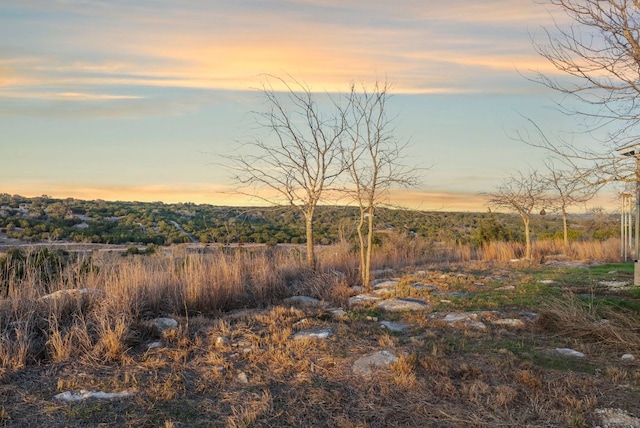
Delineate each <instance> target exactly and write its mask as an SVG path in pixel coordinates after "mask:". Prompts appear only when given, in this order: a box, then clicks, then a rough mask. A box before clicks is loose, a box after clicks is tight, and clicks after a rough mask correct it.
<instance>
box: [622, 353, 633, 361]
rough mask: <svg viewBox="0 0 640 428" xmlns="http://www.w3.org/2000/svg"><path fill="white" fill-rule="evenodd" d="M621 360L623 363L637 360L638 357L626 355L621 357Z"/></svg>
mask: <svg viewBox="0 0 640 428" xmlns="http://www.w3.org/2000/svg"><path fill="white" fill-rule="evenodd" d="M620 359H621V360H622V361H633V360H635V359H636V357H634V356H633V354H624V355H623V356H622V357H620Z"/></svg>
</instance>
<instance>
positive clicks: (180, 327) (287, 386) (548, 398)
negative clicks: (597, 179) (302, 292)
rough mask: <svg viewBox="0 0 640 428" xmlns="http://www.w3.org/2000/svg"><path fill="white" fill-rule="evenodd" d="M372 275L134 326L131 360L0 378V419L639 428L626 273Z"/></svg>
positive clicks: (22, 422) (574, 269)
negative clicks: (263, 304)
mask: <svg viewBox="0 0 640 428" xmlns="http://www.w3.org/2000/svg"><path fill="white" fill-rule="evenodd" d="M376 274H377V276H378V277H381V278H380V279H378V280H377V281H375V282H374V284H373V287H372V289H371V290H368V291H367V292H365V290H362V289H358V288H354V289H350V290H348V294H349V295H350V297H349V298H348V300H347V301H344V302H342V304H336V302H332V303H329V302H324V301H320V300H317V299H315V298H313V297H311V296H295V297H293V298H289V299H287V300H285V301H283V302H282V303H281V304H279V305H275V306H272V307H268V308H255V309H244V310H238V311H233V312H230V313H226V314H221V315H220V317H217V318H205V317H200V316H197V315H196V314H192V315H191V316H189V317H176V316H174V315H173V314H166V316H165V317H162V318H157V319H153V320H144V322H141V325H140V326H136V328H132V332H134V333H137V334H134V335H133V336H134V337H132V339H131V348H130V349H128V350H127V352H126V353H124V354H123V355H122V356H119V357H118V358H115V359H114V361H113V362H104V361H92V360H90V359H83V360H81V361H69V362H66V363H62V364H57V365H48V366H37V367H28V368H25V369H22V370H14V371H10V370H5V371H4V372H0V405H1V407H0V421H1V422H2V423H3V424H4V425H5V426H16V427H21V426H24V427H26V426H51V427H56V426H59V427H63V426H78V427H79V426H105V427H106V426H150V427H151V426H165V427H182V426H184V427H187V426H203V427H205V426H230V427H238V426H273V427H280V426H305V427H308V426H331V427H386V426H397V427H411V426H416V427H418V426H419V427H425V426H434V427H467V426H478V427H489V426H490V427H495V426H504V427H513V426H519V427H520V426H521V427H527V426H529V427H551V426H574V427H596V426H601V427H640V419H639V417H640V400H639V398H640V364H639V363H638V360H637V358H640V332H639V325H640V324H638V323H637V322H636V321H638V318H637V317H636V316H635V315H634V314H636V313H637V312H634V311H635V310H636V309H634V308H635V306H633V305H634V304H635V303H636V296H637V293H635V292H634V290H633V288H632V287H630V286H629V281H630V278H631V277H632V275H631V274H630V271H629V269H628V267H625V266H599V267H593V266H582V265H575V266H566V265H558V264H556V265H548V266H543V267H539V266H536V267H531V266H526V265H519V264H517V263H514V264H513V265H511V266H501V267H500V266H486V265H466V266H449V265H446V266H430V267H427V268H425V269H424V270H416V271H411V272H405V273H398V272H384V271H381V272H377V273H376ZM51 298H57V297H55V296H54V297H51ZM622 301H624V302H627V303H626V304H625V305H618V304H617V303H616V302H622ZM611 308H613V310H611ZM628 309H631V311H630V312H627V310H628ZM634 317H635V318H634Z"/></svg>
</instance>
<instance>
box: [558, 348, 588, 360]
mask: <svg viewBox="0 0 640 428" xmlns="http://www.w3.org/2000/svg"><path fill="white" fill-rule="evenodd" d="M555 351H556V352H557V353H558V354H560V355H564V356H565V357H573V358H584V357H585V355H584V354H583V353H582V352H579V351H576V350H574V349H571V348H556V349H555Z"/></svg>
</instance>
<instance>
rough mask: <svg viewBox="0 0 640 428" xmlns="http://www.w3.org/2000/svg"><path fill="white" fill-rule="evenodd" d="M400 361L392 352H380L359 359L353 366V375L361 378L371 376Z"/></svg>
mask: <svg viewBox="0 0 640 428" xmlns="http://www.w3.org/2000/svg"><path fill="white" fill-rule="evenodd" d="M396 361H398V357H396V356H395V355H394V354H393V352H391V351H387V350H384V351H378V352H374V353H372V354H369V355H365V356H364V357H361V358H359V359H357V360H356V361H355V362H354V363H353V366H352V370H353V373H355V374H357V375H360V376H371V375H372V374H373V372H374V371H375V370H379V369H385V368H387V367H389V365H390V364H392V363H394V362H396Z"/></svg>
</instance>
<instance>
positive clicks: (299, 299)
mask: <svg viewBox="0 0 640 428" xmlns="http://www.w3.org/2000/svg"><path fill="white" fill-rule="evenodd" d="M284 302H285V303H287V304H289V305H297V306H323V305H324V303H323V302H322V301H321V300H318V299H316V298H314V297H309V296H292V297H288V298H286V299H284Z"/></svg>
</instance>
